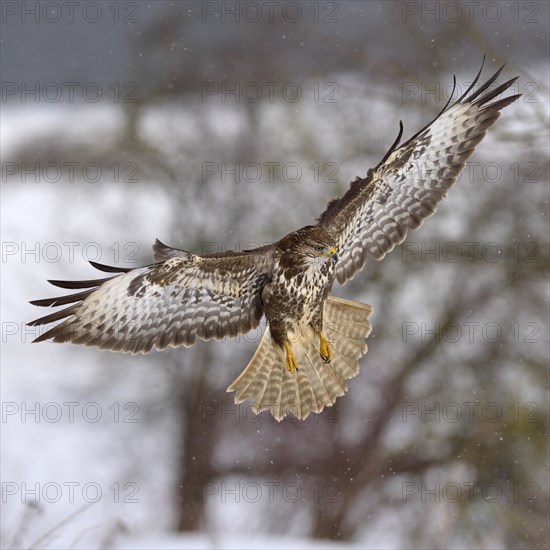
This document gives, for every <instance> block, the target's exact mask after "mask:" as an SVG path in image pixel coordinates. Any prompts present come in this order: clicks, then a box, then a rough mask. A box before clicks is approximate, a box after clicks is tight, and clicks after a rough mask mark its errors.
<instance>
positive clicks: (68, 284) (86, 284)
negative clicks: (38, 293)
mask: <svg viewBox="0 0 550 550" xmlns="http://www.w3.org/2000/svg"><path fill="white" fill-rule="evenodd" d="M111 279H112V277H106V278H105V279H92V280H88V281H57V280H54V279H48V283H50V284H51V285H53V286H56V287H58V288H67V289H77V288H95V287H99V286H101V285H102V284H103V283H106V282H107V281H110V280H111Z"/></svg>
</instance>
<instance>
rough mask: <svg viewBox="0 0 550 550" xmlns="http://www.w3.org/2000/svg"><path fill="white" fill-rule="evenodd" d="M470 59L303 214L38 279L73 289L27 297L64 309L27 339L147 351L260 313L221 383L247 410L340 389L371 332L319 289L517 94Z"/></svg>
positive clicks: (432, 204) (386, 230)
mask: <svg viewBox="0 0 550 550" xmlns="http://www.w3.org/2000/svg"><path fill="white" fill-rule="evenodd" d="M482 69H483V65H482V67H481V69H480V70H479V72H478V74H477V76H476V78H475V80H474V82H473V83H472V85H471V86H470V87H469V88H468V90H467V91H466V92H465V93H464V94H463V95H462V96H461V97H460V98H459V99H458V100H457V101H455V102H454V103H453V104H450V100H449V102H448V103H447V105H446V106H445V107H444V108H443V110H442V111H441V112H440V113H439V115H438V116H437V117H436V118H435V119H434V120H433V121H432V122H430V123H429V124H428V125H426V126H425V127H424V128H422V129H421V130H420V131H419V132H417V133H416V134H414V135H413V136H412V137H411V138H410V139H409V140H407V141H406V142H404V143H403V144H401V145H399V143H400V140H401V136H402V133H403V125H402V123H400V131H399V135H398V137H397V139H396V140H395V142H394V143H393V145H392V146H391V148H390V149H389V151H388V152H387V154H386V155H385V156H384V158H383V159H382V160H381V161H380V163H379V164H378V165H377V166H376V167H375V168H372V169H370V170H368V172H367V175H366V177H365V178H361V177H357V178H356V179H355V181H353V182H352V183H351V185H350V187H349V189H348V191H347V192H346V193H345V194H344V195H343V196H342V197H341V198H339V199H334V200H332V201H331V202H330V203H329V204H328V206H327V208H326V210H325V211H324V212H323V213H322V214H321V216H320V217H319V218H318V220H317V223H315V224H314V225H308V226H306V227H302V228H301V229H298V230H297V231H294V232H293V233H290V234H288V235H287V236H286V237H284V238H282V239H281V240H280V241H278V242H276V243H274V244H271V245H268V246H262V247H260V248H255V249H253V250H245V251H242V252H225V253H220V254H205V255H198V254H193V253H191V252H187V251H185V250H179V249H176V248H170V247H168V246H166V245H164V244H162V243H161V242H160V241H158V240H157V241H156V242H155V244H154V246H153V256H154V261H155V263H153V264H151V265H148V266H146V267H140V268H135V269H126V268H120V267H109V266H104V265H100V264H97V263H95V262H91V263H92V265H93V266H94V267H96V268H97V269H99V270H101V271H104V272H107V273H109V274H110V276H108V277H106V278H102V279H97V280H89V281H50V283H51V284H53V285H54V286H56V287H61V288H64V289H75V290H78V292H76V293H74V294H70V295H68V296H60V297H56V298H50V299H45V300H36V301H33V302H31V303H32V304H34V305H37V306H62V305H68V307H66V308H64V309H61V310H58V311H56V312H54V313H52V314H50V315H46V316H45V317H41V318H40V319H37V320H35V321H32V322H31V323H30V325H33V326H34V325H46V324H49V323H52V322H54V321H62V322H61V323H59V324H57V325H55V326H53V327H52V328H50V329H49V330H47V331H46V332H44V333H43V334H42V335H40V336H39V337H38V338H36V339H35V340H34V341H35V342H42V341H43V340H48V339H52V340H53V341H54V342H72V343H74V344H84V345H87V346H97V347H98V348H100V349H104V350H111V351H122V352H129V353H132V354H135V353H147V352H148V351H150V350H151V349H152V348H153V347H155V348H157V349H159V350H162V349H164V348H166V347H167V346H171V347H178V346H186V347H188V346H192V345H193V344H194V342H195V339H196V338H199V339H201V340H210V339H217V340H221V339H224V338H226V337H236V336H237V335H239V334H242V333H246V332H248V331H250V330H251V329H254V328H256V327H258V325H259V324H260V322H261V320H262V317H264V316H265V318H266V321H267V323H266V329H265V332H264V334H263V337H262V339H261V341H260V343H259V345H258V348H257V350H256V352H255V353H254V356H253V357H252V359H251V360H250V362H249V363H248V366H247V367H246V368H245V369H244V370H243V372H242V373H241V374H240V376H239V377H238V378H236V379H235V380H234V381H233V383H232V384H231V385H230V386H229V388H228V391H235V392H236V394H235V402H236V403H241V402H243V401H245V400H251V401H252V406H253V410H254V412H255V413H259V412H260V411H264V410H269V411H270V412H271V414H272V415H273V416H274V417H275V418H276V419H277V420H281V419H283V418H284V417H285V416H286V415H289V414H291V415H294V416H296V417H298V418H300V419H305V418H306V417H307V416H308V415H309V413H310V412H315V413H319V412H320V411H321V410H322V409H323V408H324V407H325V406H329V405H332V404H333V403H334V402H335V400H336V398H337V397H339V396H341V395H343V394H344V393H345V392H346V390H347V380H348V379H350V378H352V377H354V376H355V375H356V374H357V373H358V371H359V359H360V358H361V356H362V355H364V354H365V353H366V351H367V345H366V342H365V339H366V338H367V336H368V335H369V333H370V332H371V324H370V322H369V316H370V314H371V312H372V308H371V307H370V306H368V305H365V304H361V303H358V302H351V301H348V300H343V299H340V298H336V297H334V296H331V295H330V291H331V289H332V286H333V283H334V282H335V281H338V282H339V283H340V284H344V283H346V281H348V280H350V279H351V278H352V277H354V276H355V274H356V273H357V272H358V271H359V270H361V269H362V268H363V266H364V265H365V261H366V259H367V257H369V256H370V257H372V258H374V259H375V260H381V259H382V258H384V256H385V255H386V254H387V253H388V252H390V251H391V250H392V249H393V248H394V247H395V245H397V244H400V243H401V242H402V241H403V240H404V239H405V237H406V235H407V231H408V230H409V229H417V228H419V227H420V226H421V225H422V223H423V221H424V219H425V218H428V217H429V216H431V215H432V214H434V213H435V211H436V208H437V205H438V204H439V202H440V201H441V200H442V199H443V198H444V197H446V196H447V193H448V191H449V189H450V188H451V187H452V185H453V184H454V183H455V181H456V179H457V177H458V175H459V174H460V172H461V171H462V169H463V168H464V164H465V162H466V160H467V159H468V158H469V157H470V156H471V155H472V153H473V152H474V149H475V147H476V145H477V144H478V143H479V142H480V141H481V140H482V139H483V137H484V136H485V133H486V132H487V129H488V128H489V127H490V126H492V124H493V123H494V122H495V121H496V120H497V118H498V117H499V116H500V111H501V109H503V108H504V107H506V106H508V105H510V104H511V103H512V102H513V101H515V100H516V99H517V98H518V97H520V94H518V95H511V96H508V97H504V98H503V99H499V100H496V99H495V98H497V96H499V95H500V94H501V93H502V92H504V91H505V90H507V89H508V88H509V87H510V86H511V85H512V84H513V83H514V82H515V81H516V79H517V77H516V78H513V79H511V80H508V81H507V82H504V83H503V84H501V85H499V86H493V84H494V83H495V81H496V80H497V78H498V77H499V75H500V73H501V71H502V69H503V67H501V68H500V69H499V70H498V71H497V72H496V73H495V74H494V75H493V76H492V77H491V78H489V80H487V82H485V83H484V84H483V85H477V82H478V80H479V77H480V75H481V72H482ZM455 83H456V81H455ZM451 97H452V96H451Z"/></svg>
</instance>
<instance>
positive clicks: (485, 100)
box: [474, 76, 519, 105]
mask: <svg viewBox="0 0 550 550" xmlns="http://www.w3.org/2000/svg"><path fill="white" fill-rule="evenodd" d="M518 78H519V76H516V77H514V78H511V79H510V80H508V81H506V82H505V83H504V84H501V85H500V86H498V87H497V88H495V89H494V90H493V91H492V92H489V93H488V94H485V95H484V96H483V97H480V98H479V99H478V100H477V101H475V102H474V105H485V104H486V103H488V102H489V101H491V100H492V99H494V98H495V97H497V96H499V95H500V94H501V93H502V92H504V91H505V90H507V89H508V88H509V87H510V86H511V85H512V84H513V83H514V82H515V81H516V80H517V79H518Z"/></svg>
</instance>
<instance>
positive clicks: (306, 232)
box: [280, 225, 338, 264]
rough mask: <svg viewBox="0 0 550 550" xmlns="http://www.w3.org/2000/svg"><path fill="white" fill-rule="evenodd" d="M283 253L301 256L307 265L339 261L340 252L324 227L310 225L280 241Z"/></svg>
mask: <svg viewBox="0 0 550 550" xmlns="http://www.w3.org/2000/svg"><path fill="white" fill-rule="evenodd" d="M280 245H282V246H281V248H282V249H283V251H285V252H288V253H290V254H293V255H298V256H301V257H302V258H303V259H304V260H305V261H306V262H307V263H309V264H311V263H320V264H324V263H326V262H331V263H333V264H336V262H337V261H338V250H337V248H336V244H335V242H334V239H333V238H332V236H331V235H330V234H329V233H327V231H325V230H324V229H323V228H322V227H319V226H313V225H308V226H306V227H302V228H301V229H299V230H298V231H295V232H294V233H291V234H290V235H287V236H286V237H285V238H284V239H282V241H280Z"/></svg>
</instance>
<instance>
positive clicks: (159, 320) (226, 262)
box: [29, 241, 274, 353]
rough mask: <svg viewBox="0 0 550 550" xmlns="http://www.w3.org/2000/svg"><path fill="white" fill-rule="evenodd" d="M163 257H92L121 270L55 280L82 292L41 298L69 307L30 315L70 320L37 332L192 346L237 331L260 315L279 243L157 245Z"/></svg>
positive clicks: (103, 341)
mask: <svg viewBox="0 0 550 550" xmlns="http://www.w3.org/2000/svg"><path fill="white" fill-rule="evenodd" d="M153 250H154V255H155V260H157V261H158V263H155V264H153V265H150V266H147V267H141V268H137V269H124V268H116V267H108V266H103V265H100V264H97V263H93V262H91V263H92V265H94V267H96V268H97V269H99V270H101V271H106V272H109V273H117V275H115V276H113V277H108V278H106V279H99V280H92V281H50V283H51V284H53V285H54V286H57V287H61V288H68V289H84V290H81V291H80V292H77V293H76V294H71V295H69V296H61V297H58V298H48V299H45V300H35V301H33V302H31V303H32V304H34V305H37V306H61V305H67V304H71V305H70V306H69V307H67V308H65V309H62V310H60V311H56V312H55V313H52V314H50V315H46V316H45V317H41V318H40V319H36V320H35V321H32V322H31V323H29V324H30V325H32V326H35V325H45V324H48V323H51V322H54V321H60V320H62V319H64V321H63V322H62V323H60V324H58V325H56V326H54V327H53V328H51V329H50V330H48V331H46V332H45V333H44V334H42V335H41V336H39V337H38V338H36V340H35V342H41V341H43V340H47V339H49V338H52V339H53V341H54V342H73V343H75V344H84V345H89V346H97V347H99V348H101V349H108V350H112V351H122V352H130V353H147V352H148V351H150V350H151V348H152V347H153V346H154V347H156V348H157V349H159V350H160V349H164V348H166V347H167V346H172V347H177V346H182V345H183V346H192V345H193V344H194V342H195V338H200V339H201V340H210V339H212V338H214V339H218V340H219V339H222V338H224V337H235V336H237V335H238V334H240V333H245V332H248V331H249V330H251V329H253V328H255V327H257V326H258V324H259V323H260V320H261V318H262V315H263V308H262V300H261V293H262V289H263V287H264V286H265V284H266V283H267V282H268V280H269V277H270V271H271V268H272V265H273V257H272V256H273V254H274V249H273V248H272V247H268V246H266V247H262V248H257V249H255V250H252V251H246V252H232V253H229V252H228V253H224V254H217V255H207V256H198V255H195V254H191V253H189V252H185V251H183V250H177V249H174V248H170V247H167V246H166V245H163V244H162V243H161V242H160V241H157V242H156V243H155V245H154V247H153Z"/></svg>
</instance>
